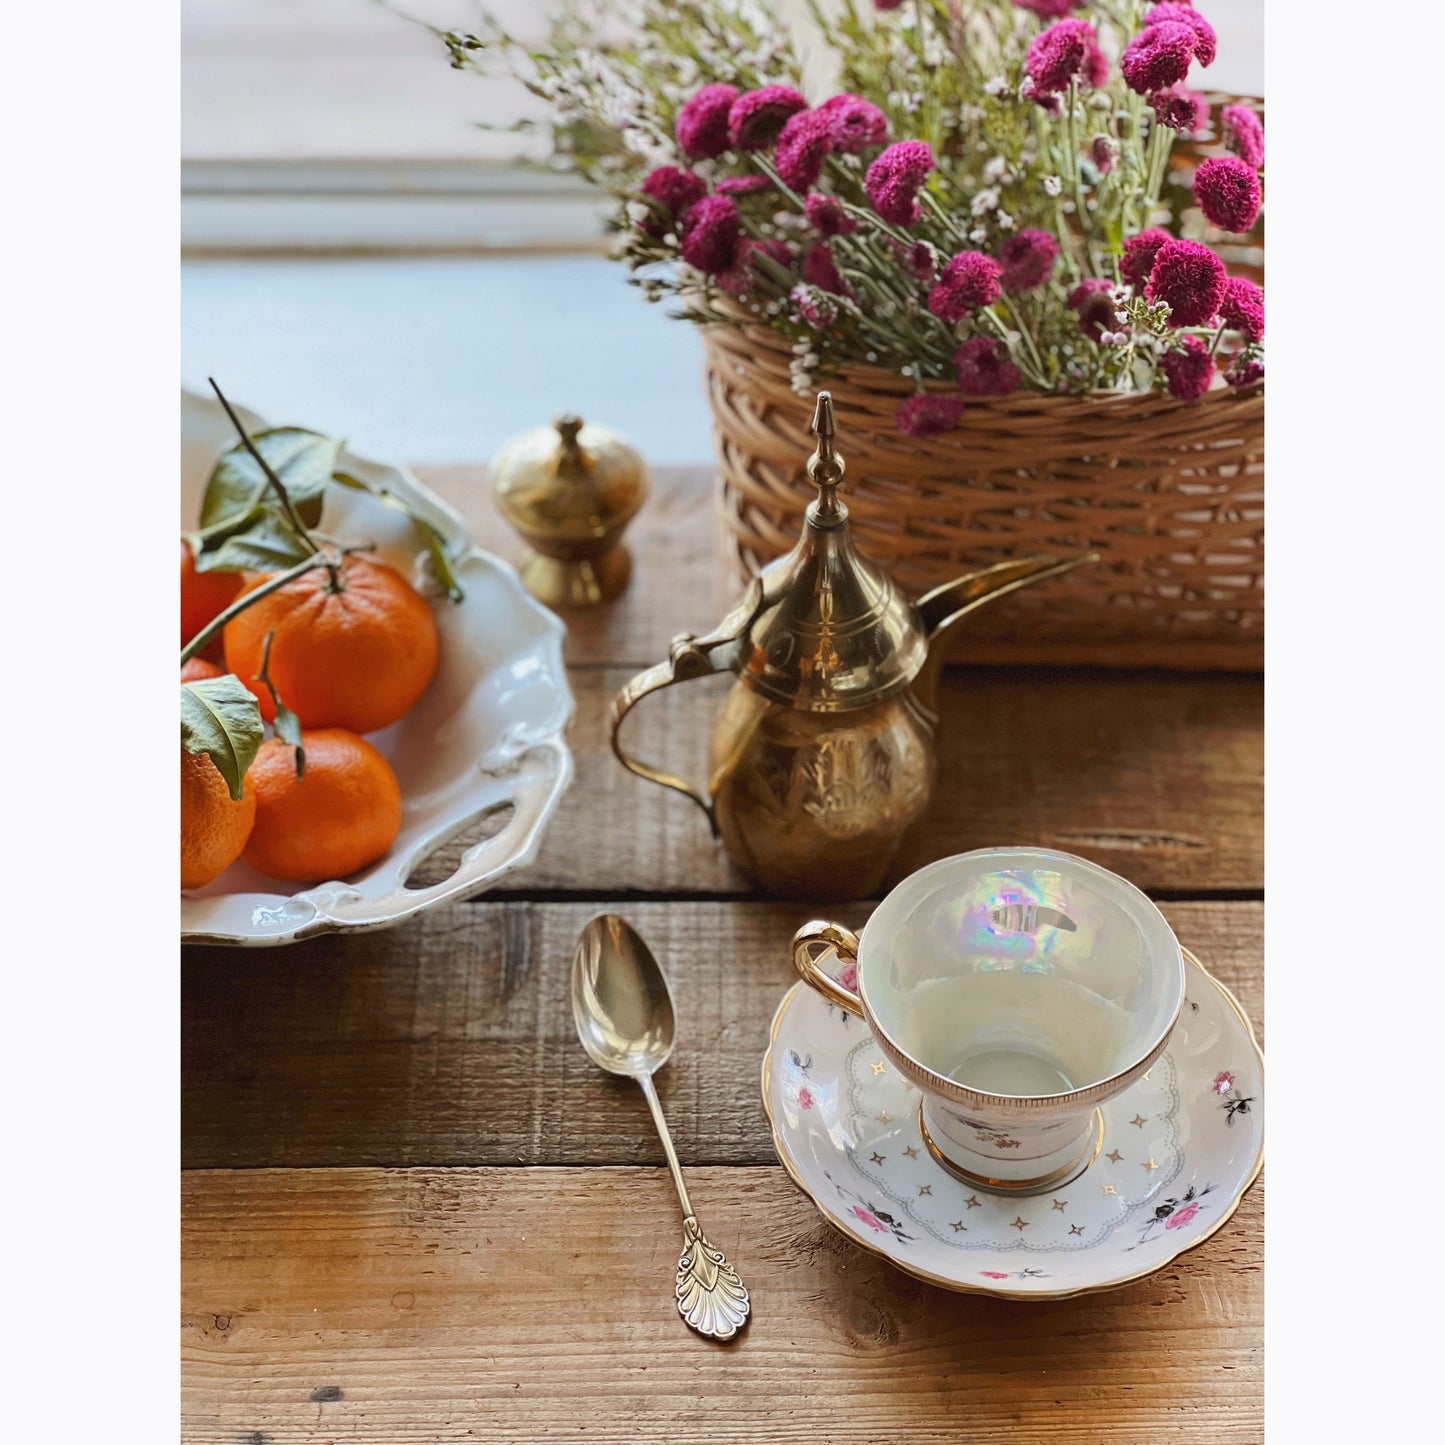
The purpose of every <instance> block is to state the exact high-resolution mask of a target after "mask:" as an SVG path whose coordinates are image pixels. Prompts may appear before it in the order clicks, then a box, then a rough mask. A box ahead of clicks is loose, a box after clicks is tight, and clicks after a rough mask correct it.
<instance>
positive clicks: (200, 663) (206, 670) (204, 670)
mask: <svg viewBox="0 0 1445 1445" xmlns="http://www.w3.org/2000/svg"><path fill="white" fill-rule="evenodd" d="M224 676H225V673H223V672H222V671H221V669H220V668H219V667H217V666H216V664H215V663H214V662H207V661H206V659H205V658H204V657H192V658H189V659H187V660H186V661H185V662H183V663H182V664H181V681H182V682H204V681H205V680H206V678H208V677H224Z"/></svg>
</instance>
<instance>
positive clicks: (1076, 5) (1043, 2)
mask: <svg viewBox="0 0 1445 1445" xmlns="http://www.w3.org/2000/svg"><path fill="white" fill-rule="evenodd" d="M1088 3H1089V0H1014V4H1015V5H1016V6H1017V7H1018V8H1019V9H1020V10H1032V11H1033V12H1034V14H1035V15H1042V16H1043V17H1044V19H1046V20H1058V19H1060V18H1061V17H1062V16H1065V15H1067V14H1068V13H1069V11H1070V10H1081V9H1083V7H1084V6H1085V5H1087V4H1088ZM1000 1278H1004V1276H1000Z"/></svg>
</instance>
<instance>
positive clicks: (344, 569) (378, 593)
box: [224, 553, 437, 733]
mask: <svg viewBox="0 0 1445 1445" xmlns="http://www.w3.org/2000/svg"><path fill="white" fill-rule="evenodd" d="M262 580H263V579H261V578H258V579H257V580H256V581H255V582H253V583H251V587H256V586H258V585H260V582H261V581H262ZM247 590H250V589H249V588H248V589H247ZM268 632H274V633H275V639H274V641H273V642H272V644H271V663H270V677H271V681H272V682H273V683H274V684H275V687H276V691H277V692H279V693H280V694H281V697H282V698H283V699H284V700H285V703H286V706H287V707H289V708H290V709H291V711H292V712H294V713H295V714H296V716H297V717H298V718H299V719H300V720H301V725H302V726H303V727H309V728H347V729H349V730H350V731H352V732H358V733H369V732H374V731H375V730H376V729H377V728H384V727H386V726H388V725H389V724H391V723H394V722H395V721H396V720H397V719H398V718H400V717H402V716H403V715H404V714H405V713H407V712H408V711H409V710H410V709H411V707H412V706H413V705H414V704H415V703H416V701H417V699H418V698H420V697H421V695H422V693H424V692H425V691H426V688H427V684H428V683H429V682H430V681H431V679H432V674H433V673H434V672H435V671H436V665H437V629H436V621H435V619H434V618H433V617H432V611H431V608H430V606H428V604H427V602H426V599H425V598H424V597H422V595H421V594H420V593H419V592H417V591H416V590H415V588H413V587H412V586H411V585H410V584H409V583H408V582H407V581H406V579H405V578H404V577H402V575H401V574H400V573H399V572H396V571H394V570H393V569H392V568H390V567H388V566H387V565H386V564H385V563H384V562H376V561H373V560H372V559H371V558H369V557H364V556H359V555H357V554H356V553H352V554H351V555H349V556H347V557H346V558H344V559H343V560H342V563H341V565H340V566H339V567H338V568H337V569H336V575H335V577H333V575H332V572H331V570H330V569H329V568H326V567H318V568H317V569H316V570H315V571H312V572H307V573H305V574H303V575H302V576H300V577H298V578H296V580H295V581H293V582H289V583H287V584H286V586H285V587H282V588H280V589H278V590H277V591H275V592H273V593H271V594H270V596H268V597H263V598H261V599H260V600H259V601H258V602H256V603H255V604H254V605H253V606H251V607H248V608H247V609H246V610H245V611H244V612H242V613H240V614H239V615H238V616H236V617H234V618H232V619H231V621H230V622H228V623H227V624H226V630H225V634H224V640H225V648H226V667H227V668H228V669H229V670H230V671H231V672H234V673H235V674H236V676H237V677H239V678H240V679H241V681H242V682H244V683H245V684H246V685H247V686H248V687H249V686H251V684H252V682H253V681H254V679H255V677H256V675H257V673H259V672H260V670H261V654H262V650H263V648H264V647H265V643H266V634H267V633H268ZM258 696H259V698H260V703H261V715H262V716H263V717H264V718H265V719H266V721H267V722H271V721H273V720H274V718H275V711H276V710H275V708H274V706H273V705H272V702H271V697H270V693H269V692H268V690H267V689H266V688H264V687H263V688H260V689H259V691H258Z"/></svg>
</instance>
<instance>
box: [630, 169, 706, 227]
mask: <svg viewBox="0 0 1445 1445" xmlns="http://www.w3.org/2000/svg"><path fill="white" fill-rule="evenodd" d="M642 194H643V195H644V196H646V197H647V198H648V200H650V201H653V202H654V203H655V206H654V207H650V208H649V209H648V213H647V215H645V216H644V217H643V218H642V220H640V221H639V222H638V223H637V229H638V230H639V231H641V232H643V234H644V235H648V236H665V235H666V234H667V233H668V232H669V231H670V230H671V229H672V227H673V224H674V223H675V222H676V221H677V220H678V219H679V218H681V217H682V216H685V215H686V214H687V213H688V211H689V210H691V208H692V207H693V206H695V205H696V204H697V202H699V201H700V200H702V198H703V197H704V196H705V195H707V182H706V181H705V180H703V178H702V177H701V176H695V175H693V173H692V172H691V171H680V170H678V168H677V167H676V166H658V168H657V169H656V170H655V171H651V172H650V173H649V174H648V176H647V179H646V180H644V181H643V183H642ZM659 208H660V209H659Z"/></svg>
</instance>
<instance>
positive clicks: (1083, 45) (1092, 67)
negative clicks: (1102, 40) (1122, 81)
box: [1024, 20, 1109, 99]
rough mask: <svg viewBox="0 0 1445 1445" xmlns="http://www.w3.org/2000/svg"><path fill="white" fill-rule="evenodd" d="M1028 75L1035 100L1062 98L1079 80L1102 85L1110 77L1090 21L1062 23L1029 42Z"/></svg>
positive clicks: (1027, 56) (1026, 57)
mask: <svg viewBox="0 0 1445 1445" xmlns="http://www.w3.org/2000/svg"><path fill="white" fill-rule="evenodd" d="M1024 71H1025V73H1026V74H1027V75H1028V78H1029V80H1030V81H1031V82H1032V87H1031V92H1030V93H1031V96H1032V98H1034V99H1037V98H1038V97H1040V96H1044V95H1059V94H1061V93H1062V92H1064V91H1066V90H1067V89H1068V88H1069V82H1070V81H1071V80H1076V81H1079V82H1081V83H1082V84H1084V85H1086V86H1095V87H1097V86H1099V85H1102V84H1103V82H1104V80H1105V79H1106V78H1107V76H1108V73H1109V67H1108V62H1107V61H1106V60H1105V59H1104V53H1103V51H1101V50H1100V49H1099V43H1098V36H1097V34H1096V33H1095V31H1094V27H1093V26H1092V25H1090V24H1089V22H1088V21H1087V20H1060V21H1059V22H1058V24H1057V25H1050V26H1049V28H1048V29H1047V30H1041V31H1040V32H1039V33H1038V34H1037V35H1035V36H1034V38H1033V40H1032V41H1030V42H1029V48H1028V53H1027V54H1026V55H1025V56H1024Z"/></svg>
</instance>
